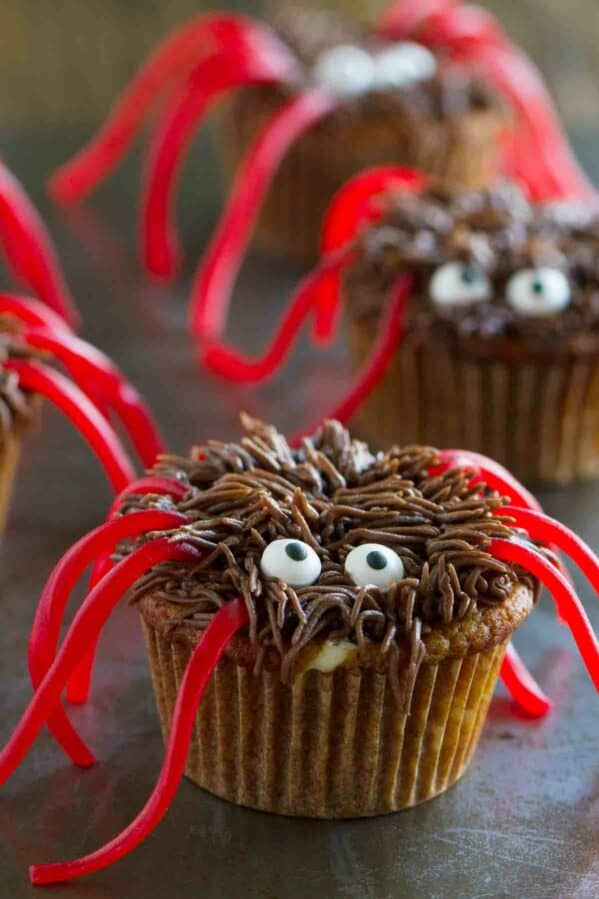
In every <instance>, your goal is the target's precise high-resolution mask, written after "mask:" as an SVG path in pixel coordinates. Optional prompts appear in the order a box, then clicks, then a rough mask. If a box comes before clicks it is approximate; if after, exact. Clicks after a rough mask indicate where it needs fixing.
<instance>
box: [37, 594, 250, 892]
mask: <svg viewBox="0 0 599 899" xmlns="http://www.w3.org/2000/svg"><path fill="white" fill-rule="evenodd" d="M246 623H247V611H246V608H245V605H244V603H243V600H241V599H235V600H232V601H231V602H228V603H226V604H225V605H224V606H223V607H222V608H221V609H219V610H218V612H217V613H216V614H215V616H214V618H213V619H212V621H211V622H210V624H209V625H208V627H207V628H206V630H205V632H204V634H203V635H202V638H201V640H200V642H199V643H198V645H197V646H196V648H195V649H194V651H193V654H192V656H191V659H190V660H189V662H188V664H187V668H186V670H185V674H184V675H183V679H182V681H181V687H180V688H179V694H178V696H177V702H176V704H175V710H174V712H173V718H172V722H171V729H170V734H169V738H168V743H167V748H166V752H165V757H164V762H163V765H162V770H161V772H160V776H159V778H158V781H157V783H156V786H155V788H154V790H153V792H152V795H151V796H150V798H149V800H148V801H147V803H146V804H145V806H144V807H143V809H142V810H141V812H140V813H139V814H138V815H137V817H136V818H135V819H134V821H132V822H131V824H130V825H129V826H128V827H127V828H126V829H125V830H124V831H122V833H120V834H119V835H118V836H117V837H115V838H114V839H113V840H111V841H110V842H109V843H107V844H106V845H105V846H103V847H102V848H101V849H97V850H96V851H95V852H92V853H91V854H90V855H86V856H84V857H83V858H80V859H75V860H74V861H70V862H59V863H55V864H51V865H33V866H32V867H31V868H30V870H29V874H30V878H31V882H32V883H34V884H48V883H61V882H63V881H67V880H73V879H74V878H75V877H82V876H83V875H85V874H92V873H93V872H94V871H99V870H100V869H101V868H106V867H108V866H109V865H111V864H113V863H114V862H116V861H118V860H119V859H120V858H123V857H124V856H125V855H128V854H129V853H130V852H132V850H133V849H135V848H136V846H139V844H140V843H141V842H143V840H145V839H146V837H147V836H149V834H150V833H151V832H152V831H153V830H154V828H155V827H156V826H157V825H158V824H159V823H160V821H161V820H162V818H163V817H164V815H165V814H166V812H167V811H168V809H169V807H170V805H171V803H172V801H173V799H174V797H175V794H176V792H177V788H178V786H179V783H180V782H181V778H182V777H183V772H184V770H185V763H186V761H187V755H188V752H189V745H190V743H191V737H192V734H193V728H194V725H195V720H196V715H197V712H198V708H199V705H200V702H201V700H202V697H203V695H204V692H205V690H206V687H207V686H208V683H209V681H210V677H211V676H212V672H213V671H214V669H215V668H216V665H217V664H218V661H219V659H220V658H221V656H222V654H223V652H224V651H225V649H226V648H227V646H228V644H229V642H230V640H231V638H232V637H233V636H234V635H235V634H236V633H237V631H238V630H239V629H240V628H242V627H244V625H245V624H246Z"/></svg>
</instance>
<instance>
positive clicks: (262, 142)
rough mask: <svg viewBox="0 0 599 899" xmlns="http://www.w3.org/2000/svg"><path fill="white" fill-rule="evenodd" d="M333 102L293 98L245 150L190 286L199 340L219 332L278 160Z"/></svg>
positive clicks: (310, 95)
mask: <svg viewBox="0 0 599 899" xmlns="http://www.w3.org/2000/svg"><path fill="white" fill-rule="evenodd" d="M337 102H338V101H337V100H335V99H334V98H333V97H331V96H330V95H328V94H326V93H324V92H323V91H320V90H311V91H306V92H305V93H303V94H300V95H299V96H297V97H294V98H293V99H291V100H289V101H288V102H287V103H286V104H285V105H284V106H283V107H282V108H281V109H280V110H279V111H278V112H277V114H276V115H275V116H274V117H273V118H272V119H271V121H269V122H268V124H267V125H266V127H265V128H264V129H263V131H262V132H261V133H260V134H259V136H258V137H257V139H256V140H255V142H254V144H253V145H252V146H251V147H250V149H249V151H248V153H247V155H246V157H245V159H244V161H243V162H242V164H241V167H240V169H239V171H238V173H237V175H236V177H235V181H234V184H233V187H232V189H231V192H230V194H229V198H228V200H227V204H226V206H225V209H224V212H223V214H222V216H221V219H220V222H219V224H218V226H217V228H216V231H215V233H214V236H213V237H212V240H211V241H210V244H209V246H208V249H207V250H206V252H205V254H204V257H203V259H202V262H201V263H200V267H199V269H198V271H197V273H196V276H195V280H194V284H193V287H192V294H191V307H190V318H189V323H190V329H191V331H192V333H193V334H195V335H196V337H198V338H199V339H200V340H202V341H207V342H208V343H211V342H213V341H215V340H219V338H220V337H221V336H222V334H223V331H224V328H225V323H226V318H227V312H228V308H229V303H230V299H231V291H232V289H233V285H234V282H235V278H236V276H237V273H238V271H239V267H240V265H241V262H242V259H243V255H244V253H245V251H246V249H247V247H248V244H249V241H250V238H251V235H252V230H253V227H254V223H255V221H256V218H257V216H258V213H259V211H260V207H261V205H262V201H263V199H264V196H265V194H266V192H267V190H268V188H269V186H270V184H271V182H272V179H273V177H274V175H275V172H276V170H277V168H278V166H279V164H280V162H281V160H282V158H283V157H284V156H285V154H286V153H287V150H288V149H289V147H290V146H291V145H292V144H293V143H294V141H296V140H297V139H298V138H299V137H300V136H301V135H302V134H304V132H305V131H307V130H308V129H309V128H311V127H312V126H313V125H315V124H316V122H319V121H320V120H321V119H322V118H324V117H325V116H326V115H328V113H329V112H331V111H332V110H333V109H334V108H335V106H336V104H337Z"/></svg>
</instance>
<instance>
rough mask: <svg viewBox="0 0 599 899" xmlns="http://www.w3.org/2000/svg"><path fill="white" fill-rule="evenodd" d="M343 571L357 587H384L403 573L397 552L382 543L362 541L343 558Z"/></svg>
mask: <svg viewBox="0 0 599 899" xmlns="http://www.w3.org/2000/svg"><path fill="white" fill-rule="evenodd" d="M345 571H346V573H347V574H348V575H349V576H350V578H351V579H352V581H353V582H354V584H356V585H357V586H358V587H369V586H373V587H379V588H381V589H385V588H386V587H390V586H391V584H394V583H395V582H396V581H399V580H401V579H402V577H403V575H404V567H403V562H402V561H401V559H400V558H399V556H398V555H397V553H396V552H395V551H394V550H392V549H389V547H388V546H383V545H382V543H364V544H363V546H356V548H355V549H352V551H351V552H350V553H348V556H347V558H346V560H345Z"/></svg>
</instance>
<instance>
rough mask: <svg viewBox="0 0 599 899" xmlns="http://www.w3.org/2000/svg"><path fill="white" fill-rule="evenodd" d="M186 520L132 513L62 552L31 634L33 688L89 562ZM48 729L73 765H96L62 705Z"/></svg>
mask: <svg viewBox="0 0 599 899" xmlns="http://www.w3.org/2000/svg"><path fill="white" fill-rule="evenodd" d="M186 520H187V519H186V518H185V517H184V516H181V515H177V514H174V513H172V512H159V511H154V510H151V511H143V512H132V513H131V514H130V515H126V516H123V518H117V519H115V520H114V521H111V522H108V523H106V524H104V525H101V526H100V527H98V528H96V529H95V530H93V531H91V532H90V533H89V534H86V535H85V537H82V538H81V539H80V540H78V541H77V543H75V544H74V546H72V547H71V548H70V549H69V550H68V551H67V552H66V553H65V554H64V556H63V557H62V559H60V561H59V562H58V563H57V565H56V566H55V568H54V570H53V571H52V573H51V574H50V576H49V578H48V580H47V581H46V584H45V586H44V589H43V591H42V595H41V597H40V601H39V603H38V606H37V609H36V613H35V617H34V620H33V625H32V628H31V634H30V637H29V673H30V676H31V682H32V684H33V686H34V687H35V688H36V687H38V686H39V684H40V683H41V681H42V679H43V678H44V676H45V675H46V673H47V671H48V669H49V668H50V666H51V665H52V662H53V661H54V658H55V655H56V649H57V646H58V640H59V636H60V630H61V625H62V621H63V618H64V613H65V610H66V606H67V603H68V601H69V597H70V595H71V593H72V591H73V589H74V587H75V585H76V584H77V581H78V580H79V578H80V577H81V575H82V574H83V572H84V571H85V569H86V568H87V567H88V565H90V564H92V562H94V561H95V560H96V559H97V558H98V556H99V555H100V554H101V553H104V552H112V551H113V550H114V547H115V545H116V544H117V543H118V542H119V541H120V540H125V539H129V538H133V537H138V536H140V535H142V534H146V533H148V532H149V531H152V530H163V529H168V528H174V527H178V526H180V525H181V524H184V523H185V522H186ZM48 727H49V729H50V732H51V733H52V735H53V736H54V738H55V739H56V740H57V741H58V742H59V743H60V745H61V746H62V747H63V748H64V749H65V751H66V752H67V753H68V754H69V755H70V756H71V758H72V759H73V761H74V762H75V764H77V765H84V764H93V761H94V758H93V756H91V754H90V753H89V751H88V750H87V754H86V753H79V752H78V741H79V738H78V736H77V733H76V731H75V729H74V728H73V726H72V724H71V722H70V721H69V718H68V717H67V715H66V712H65V711H64V709H63V707H62V706H61V705H58V706H57V708H56V711H55V712H53V714H52V715H51V717H50V718H49V720H48ZM79 742H80V741H79ZM73 747H74V748H75V752H76V754H75V753H74V752H73V749H72V748H73Z"/></svg>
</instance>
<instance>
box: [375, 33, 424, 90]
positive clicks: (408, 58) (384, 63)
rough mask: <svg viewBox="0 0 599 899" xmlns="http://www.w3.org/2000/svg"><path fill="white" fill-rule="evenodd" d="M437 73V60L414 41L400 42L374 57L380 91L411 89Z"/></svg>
mask: <svg viewBox="0 0 599 899" xmlns="http://www.w3.org/2000/svg"><path fill="white" fill-rule="evenodd" d="M436 71H437V60H436V59H435V57H434V56H433V54H432V53H431V52H430V50H427V49H426V47H423V46H422V45H421V44H415V43H414V42H413V41H400V42H399V43H397V44H393V46H392V47H388V48H387V49H386V50H382V51H381V52H380V53H378V54H377V55H376V56H375V57H374V85H375V87H376V88H378V89H380V90H384V89H385V88H402V87H410V85H412V84H416V83H417V82H418V81H426V80H427V79H429V78H432V77H433V75H434V74H435V72H436Z"/></svg>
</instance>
